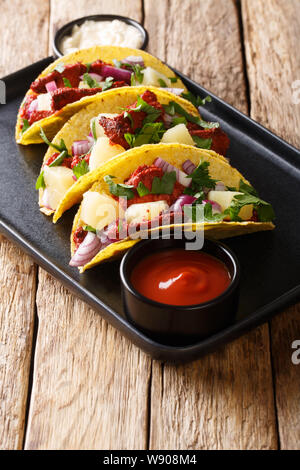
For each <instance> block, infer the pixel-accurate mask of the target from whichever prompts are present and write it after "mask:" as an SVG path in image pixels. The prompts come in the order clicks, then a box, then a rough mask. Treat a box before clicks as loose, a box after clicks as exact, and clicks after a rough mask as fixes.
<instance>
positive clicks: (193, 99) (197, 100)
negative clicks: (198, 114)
mask: <svg viewBox="0 0 300 470" xmlns="http://www.w3.org/2000/svg"><path fill="white" fill-rule="evenodd" d="M181 96H182V97H183V98H185V99H186V100H188V101H190V102H191V103H192V104H193V105H194V106H195V107H196V108H198V107H199V106H204V105H205V104H206V103H211V101H212V99H211V96H206V97H205V98H203V99H202V98H200V96H195V95H193V93H191V92H190V91H188V92H187V93H182V94H181Z"/></svg>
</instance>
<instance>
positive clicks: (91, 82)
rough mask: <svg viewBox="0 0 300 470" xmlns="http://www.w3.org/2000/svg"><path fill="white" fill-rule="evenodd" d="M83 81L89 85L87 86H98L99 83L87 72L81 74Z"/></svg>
mask: <svg viewBox="0 0 300 470" xmlns="http://www.w3.org/2000/svg"><path fill="white" fill-rule="evenodd" d="M82 78H83V82H84V83H85V84H86V85H88V86H89V88H98V87H99V83H98V82H97V80H95V79H94V78H93V77H92V76H91V75H90V74H89V73H85V74H83V77H82Z"/></svg>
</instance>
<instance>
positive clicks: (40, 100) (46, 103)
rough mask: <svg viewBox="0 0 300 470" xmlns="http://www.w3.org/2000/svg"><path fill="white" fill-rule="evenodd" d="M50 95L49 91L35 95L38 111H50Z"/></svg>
mask: <svg viewBox="0 0 300 470" xmlns="http://www.w3.org/2000/svg"><path fill="white" fill-rule="evenodd" d="M51 104H52V97H51V94H50V93H41V94H40V95H38V96H37V110H38V111H52V109H51Z"/></svg>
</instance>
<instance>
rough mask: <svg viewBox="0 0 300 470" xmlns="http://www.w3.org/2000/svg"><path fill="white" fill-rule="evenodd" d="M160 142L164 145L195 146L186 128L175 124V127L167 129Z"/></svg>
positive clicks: (183, 125)
mask: <svg viewBox="0 0 300 470" xmlns="http://www.w3.org/2000/svg"><path fill="white" fill-rule="evenodd" d="M161 142H162V143H164V144H175V143H178V144H186V145H195V142H194V141H193V139H192V137H191V135H190V133H189V131H188V129H187V127H186V125H185V124H183V123H182V124H177V126H174V127H171V128H170V129H168V130H167V131H166V132H165V133H164V135H163V137H162V139H161Z"/></svg>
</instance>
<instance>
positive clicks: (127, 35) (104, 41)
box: [60, 20, 143, 54]
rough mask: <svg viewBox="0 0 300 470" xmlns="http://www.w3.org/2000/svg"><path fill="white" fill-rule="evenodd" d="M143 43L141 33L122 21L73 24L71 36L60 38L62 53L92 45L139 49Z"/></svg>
mask: <svg viewBox="0 0 300 470" xmlns="http://www.w3.org/2000/svg"><path fill="white" fill-rule="evenodd" d="M142 43H143V38H142V35H141V33H140V32H139V31H138V30H137V29H136V28H135V27H134V26H131V25H129V24H126V23H124V22H123V21H119V20H113V21H85V22H84V23H83V24H82V25H80V26H78V25H75V26H74V27H73V30H72V34H71V36H66V37H65V38H63V39H62V41H61V44H60V49H61V51H62V53H63V54H69V53H70V52H75V51H77V50H78V49H86V48H88V47H92V46H124V47H132V48H134V49H139V48H140V47H141V45H142Z"/></svg>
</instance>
